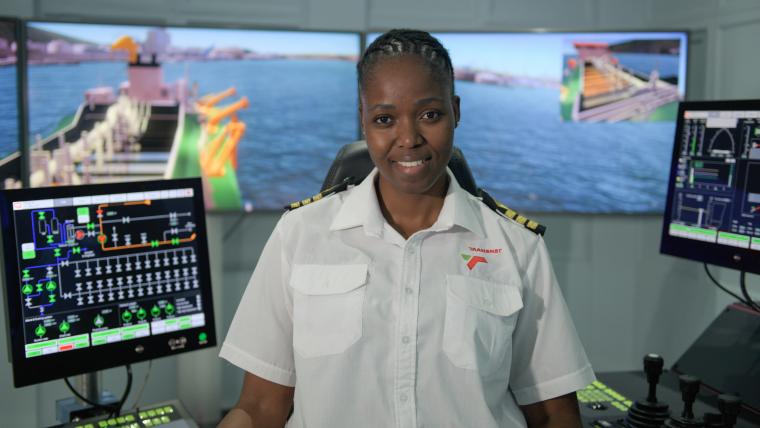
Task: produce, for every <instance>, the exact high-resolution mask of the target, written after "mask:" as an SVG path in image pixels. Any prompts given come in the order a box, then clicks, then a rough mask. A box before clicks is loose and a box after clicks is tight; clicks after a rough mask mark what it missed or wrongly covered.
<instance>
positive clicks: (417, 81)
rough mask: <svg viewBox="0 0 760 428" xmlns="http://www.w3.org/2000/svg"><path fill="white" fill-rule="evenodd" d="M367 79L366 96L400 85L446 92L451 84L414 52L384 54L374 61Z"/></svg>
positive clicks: (408, 88) (398, 87)
mask: <svg viewBox="0 0 760 428" xmlns="http://www.w3.org/2000/svg"><path fill="white" fill-rule="evenodd" d="M364 80H365V81H364V82H363V84H362V87H361V91H362V95H363V96H366V95H369V94H378V93H382V92H388V90H391V91H392V90H394V89H396V90H397V89H400V88H403V89H404V90H420V91H426V92H431V91H432V92H440V93H442V94H445V93H446V92H447V89H448V88H449V87H450V83H449V82H448V79H447V78H446V75H445V74H444V73H442V72H439V71H438V70H436V69H435V68H434V67H432V66H431V65H430V64H428V63H427V62H426V61H425V60H424V59H423V58H421V57H420V56H418V55H413V54H409V55H401V56H388V57H383V58H382V59H380V60H379V61H377V62H376V63H375V64H373V67H372V68H371V69H370V70H369V73H367V75H366V76H365V79H364Z"/></svg>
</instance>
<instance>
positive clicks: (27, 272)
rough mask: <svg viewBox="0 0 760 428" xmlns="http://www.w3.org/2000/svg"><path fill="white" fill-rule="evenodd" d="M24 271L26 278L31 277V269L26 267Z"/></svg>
mask: <svg viewBox="0 0 760 428" xmlns="http://www.w3.org/2000/svg"><path fill="white" fill-rule="evenodd" d="M22 272H23V273H24V278H31V277H30V276H29V269H24V270H23V271H22Z"/></svg>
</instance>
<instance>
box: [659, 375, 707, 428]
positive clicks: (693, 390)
mask: <svg viewBox="0 0 760 428" xmlns="http://www.w3.org/2000/svg"><path fill="white" fill-rule="evenodd" d="M678 383H679V386H680V388H681V398H682V399H683V411H682V412H681V416H680V417H671V418H670V419H668V420H667V421H665V426H666V427H670V428H701V427H703V426H704V423H703V421H702V419H699V418H695V417H694V401H695V400H696V399H697V393H698V392H699V386H700V384H701V382H700V381H699V378H697V377H695V376H690V375H681V376H679V377H678Z"/></svg>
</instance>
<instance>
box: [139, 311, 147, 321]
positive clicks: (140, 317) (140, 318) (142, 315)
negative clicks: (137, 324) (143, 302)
mask: <svg viewBox="0 0 760 428" xmlns="http://www.w3.org/2000/svg"><path fill="white" fill-rule="evenodd" d="M147 316H148V312H147V311H146V310H145V309H143V308H140V309H138V310H137V319H139V320H144V319H145V317H147Z"/></svg>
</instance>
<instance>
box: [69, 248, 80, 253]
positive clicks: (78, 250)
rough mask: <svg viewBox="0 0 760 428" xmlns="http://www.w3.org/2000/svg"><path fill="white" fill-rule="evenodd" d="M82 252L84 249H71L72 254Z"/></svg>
mask: <svg viewBox="0 0 760 428" xmlns="http://www.w3.org/2000/svg"><path fill="white" fill-rule="evenodd" d="M81 252H82V249H81V248H79V247H74V248H72V249H71V253H72V254H79V253H81Z"/></svg>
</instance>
